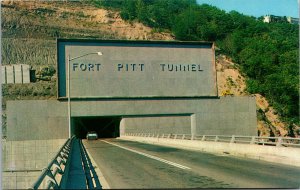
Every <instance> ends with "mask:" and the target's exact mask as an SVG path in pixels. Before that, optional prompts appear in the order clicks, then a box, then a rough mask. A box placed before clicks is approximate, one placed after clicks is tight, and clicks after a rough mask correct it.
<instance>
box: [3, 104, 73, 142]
mask: <svg viewBox="0 0 300 190" xmlns="http://www.w3.org/2000/svg"><path fill="white" fill-rule="evenodd" d="M7 116H8V117H7V138H8V140H19V141H20V140H43V139H65V138H68V118H67V106H66V105H64V104H62V103H60V102H58V101H55V100H54V101H53V100H52V101H47V100H35V101H8V102H7Z"/></svg>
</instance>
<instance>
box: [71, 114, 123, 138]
mask: <svg viewBox="0 0 300 190" xmlns="http://www.w3.org/2000/svg"><path fill="white" fill-rule="evenodd" d="M120 121H121V117H103V116H99V117H72V129H73V130H72V131H73V134H74V135H75V136H76V137H77V138H80V139H85V138H86V134H87V133H88V132H89V131H96V132H97V134H98V138H116V137H119V136H120Z"/></svg>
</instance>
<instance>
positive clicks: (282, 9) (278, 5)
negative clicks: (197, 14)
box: [197, 0, 300, 18]
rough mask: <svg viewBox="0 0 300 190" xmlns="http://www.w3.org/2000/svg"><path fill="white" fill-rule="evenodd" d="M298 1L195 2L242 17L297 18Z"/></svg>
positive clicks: (212, 0)
mask: <svg viewBox="0 0 300 190" xmlns="http://www.w3.org/2000/svg"><path fill="white" fill-rule="evenodd" d="M299 1H300V0H197V2H198V3H199V4H203V3H206V4H209V5H213V6H216V7H218V8H220V9H222V10H225V11H226V12H230V11H232V10H235V11H237V12H240V13H242V14H244V15H249V16H255V17H260V16H264V15H276V16H291V17H294V18H299V5H298V3H299Z"/></svg>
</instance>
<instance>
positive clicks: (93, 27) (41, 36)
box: [1, 1, 299, 136]
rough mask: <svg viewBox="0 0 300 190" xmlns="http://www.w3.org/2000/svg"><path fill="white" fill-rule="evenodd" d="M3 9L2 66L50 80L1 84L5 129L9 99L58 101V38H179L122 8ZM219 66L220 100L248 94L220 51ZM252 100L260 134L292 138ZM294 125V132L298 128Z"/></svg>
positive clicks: (30, 5)
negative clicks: (125, 15)
mask: <svg viewBox="0 0 300 190" xmlns="http://www.w3.org/2000/svg"><path fill="white" fill-rule="evenodd" d="M1 4H2V13H1V14H2V15H1V16H2V20H1V22H2V23H1V24H2V37H3V40H2V47H3V48H2V63H3V64H18V63H25V64H29V65H31V66H32V68H33V69H36V70H37V73H39V74H41V75H45V76H47V75H50V76H49V77H50V79H49V80H48V81H42V80H40V81H37V82H36V83H32V84H28V85H3V97H4V98H3V100H4V101H3V105H2V108H3V110H4V112H3V115H2V118H3V121H4V129H5V118H6V113H5V108H6V104H5V102H6V100H14V99H55V98H56V97H55V96H56V79H55V75H53V73H51V74H49V73H47V72H45V68H50V70H51V69H55V68H56V66H55V65H56V45H55V43H56V42H55V39H56V38H97V39H130V40H175V35H174V34H172V33H171V32H170V31H168V30H161V29H158V28H150V27H149V26H146V25H145V24H142V23H141V22H137V20H124V19H122V18H121V14H122V13H121V12H120V11H119V10H118V9H105V8H99V7H96V6H95V5H94V4H90V3H85V2H67V1H65V2H32V1H30V2H22V1H4V2H2V3H1ZM159 31H165V32H159ZM216 63H217V72H218V89H219V94H220V95H235V96H243V95H248V94H249V92H247V86H246V81H247V76H246V75H245V74H243V73H241V68H240V66H239V65H238V64H236V63H234V62H233V61H232V60H231V59H230V58H229V57H228V56H225V55H224V54H223V52H222V51H220V52H218V55H217V57H216ZM46 70H47V69H46ZM48 70H49V69H48ZM254 95H255V96H256V97H257V110H258V116H259V117H258V118H259V121H258V129H259V131H260V135H263V136H269V135H275V136H286V135H287V134H288V133H290V132H289V126H291V124H289V123H286V122H282V121H280V119H279V116H278V114H277V112H276V111H275V109H274V108H273V107H271V106H270V105H269V103H268V101H267V100H266V99H265V98H264V97H263V96H261V95H259V94H254ZM292 126H293V128H292V130H293V131H295V130H298V129H299V127H298V126H296V125H292ZM4 132H5V131H4Z"/></svg>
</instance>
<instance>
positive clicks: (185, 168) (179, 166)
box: [101, 140, 191, 170]
mask: <svg viewBox="0 0 300 190" xmlns="http://www.w3.org/2000/svg"><path fill="white" fill-rule="evenodd" d="M101 141H103V142H105V143H107V144H111V145H114V146H117V147H119V148H122V149H125V150H128V151H131V152H134V153H137V154H140V155H143V156H146V157H148V158H152V159H154V160H158V161H161V162H163V163H166V164H169V165H172V166H175V167H177V168H180V169H184V170H190V169H191V168H189V167H187V166H183V165H181V164H177V163H175V162H171V161H168V160H165V159H162V158H159V157H156V156H152V155H150V154H146V153H143V152H139V151H136V150H133V149H131V148H126V147H124V146H121V145H117V144H115V143H111V142H108V141H105V140H101Z"/></svg>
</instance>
